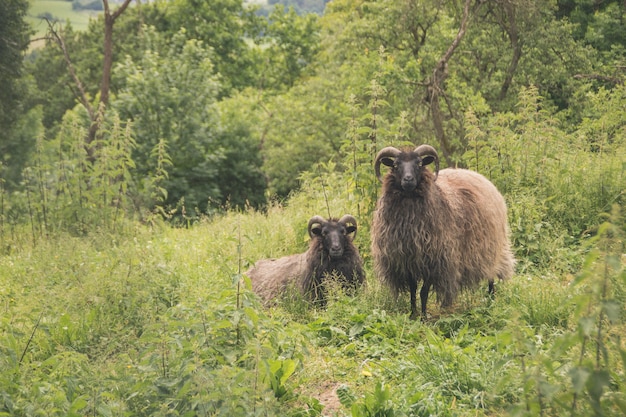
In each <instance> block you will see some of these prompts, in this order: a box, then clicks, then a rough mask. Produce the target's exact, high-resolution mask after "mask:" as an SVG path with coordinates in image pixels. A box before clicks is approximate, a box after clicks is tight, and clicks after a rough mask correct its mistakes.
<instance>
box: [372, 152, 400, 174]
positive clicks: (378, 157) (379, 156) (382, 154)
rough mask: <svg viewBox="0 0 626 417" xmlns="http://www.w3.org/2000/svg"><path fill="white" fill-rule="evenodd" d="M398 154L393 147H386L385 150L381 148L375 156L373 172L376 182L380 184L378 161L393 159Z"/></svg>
mask: <svg viewBox="0 0 626 417" xmlns="http://www.w3.org/2000/svg"><path fill="white" fill-rule="evenodd" d="M399 154H400V150H399V149H396V148H394V147H393V146H387V147H386V148H382V149H381V150H380V151H379V152H378V154H377V155H376V160H375V162H374V170H375V171H376V178H378V181H381V182H382V179H381V177H380V160H381V159H382V158H385V157H392V158H395V157H397V156H398V155H399Z"/></svg>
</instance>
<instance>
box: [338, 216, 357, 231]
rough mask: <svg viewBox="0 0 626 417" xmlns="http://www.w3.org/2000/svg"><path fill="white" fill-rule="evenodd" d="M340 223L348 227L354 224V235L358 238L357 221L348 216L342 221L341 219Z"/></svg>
mask: <svg viewBox="0 0 626 417" xmlns="http://www.w3.org/2000/svg"><path fill="white" fill-rule="evenodd" d="M339 223H341V224H343V225H346V224H353V225H354V235H355V236H356V229H357V227H358V226H357V223H356V219H355V218H354V217H353V216H352V215H350V214H346V215H344V216H343V217H342V218H341V219H339Z"/></svg>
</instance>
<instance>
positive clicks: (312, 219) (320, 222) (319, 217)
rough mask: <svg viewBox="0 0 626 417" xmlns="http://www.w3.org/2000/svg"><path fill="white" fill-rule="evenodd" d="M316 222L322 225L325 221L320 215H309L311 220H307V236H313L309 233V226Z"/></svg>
mask: <svg viewBox="0 0 626 417" xmlns="http://www.w3.org/2000/svg"><path fill="white" fill-rule="evenodd" d="M316 223H317V224H320V225H323V224H325V223H326V220H325V219H324V218H323V217H322V216H313V217H311V220H309V226H308V228H307V229H308V231H309V237H311V238H312V237H313V233H311V227H312V226H313V225H314V224H316Z"/></svg>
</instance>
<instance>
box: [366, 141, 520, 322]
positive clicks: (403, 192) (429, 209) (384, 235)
mask: <svg viewBox="0 0 626 417" xmlns="http://www.w3.org/2000/svg"><path fill="white" fill-rule="evenodd" d="M433 162H434V163H435V173H434V174H433V173H432V172H430V171H429V170H428V169H427V168H426V165H429V164H431V163H433ZM381 163H382V164H383V165H385V166H388V167H390V168H391V169H390V171H389V173H388V174H387V175H386V176H385V178H384V179H381V173H380V164H381ZM374 166H375V171H376V176H377V177H378V179H379V180H381V181H382V183H383V185H382V195H381V197H380V199H379V200H378V203H377V204H376V211H375V213H374V219H373V224H372V257H373V259H374V269H375V271H376V274H377V275H378V277H379V278H380V279H381V280H382V281H383V282H384V283H386V284H387V285H388V286H390V287H391V288H392V290H393V291H394V292H395V293H396V294H397V293H398V292H400V291H406V290H409V292H410V293H411V318H412V319H416V318H417V316H418V312H417V306H416V292H417V284H418V282H419V281H420V280H421V281H423V284H422V288H421V290H420V300H421V312H422V316H423V317H424V318H425V317H426V302H427V301H428V294H429V292H430V289H431V287H433V288H434V290H435V292H436V294H437V299H438V300H439V301H440V302H441V305H442V306H443V307H448V306H450V305H451V304H452V303H453V302H454V300H455V299H456V297H457V295H458V293H459V290H461V289H463V288H470V287H475V286H477V284H478V283H479V282H480V281H481V280H483V279H488V281H489V292H490V293H493V291H494V286H493V285H494V278H495V277H498V278H499V279H501V280H504V279H507V278H509V277H511V276H512V275H513V267H514V266H515V259H514V257H513V254H512V253H511V248H510V243H509V229H508V223H507V209H506V203H505V201H504V198H503V197H502V195H501V194H500V193H499V192H498V190H497V189H496V187H495V186H494V185H493V184H492V183H491V182H489V180H487V179H486V178H485V177H483V176H482V175H480V174H478V173H476V172H473V171H469V170H466V169H450V168H448V169H444V170H442V171H441V172H439V157H438V155H437V151H436V150H435V149H434V148H433V147H432V146H429V145H421V146H418V147H417V148H415V149H414V150H413V151H411V150H410V149H406V150H403V151H401V150H398V149H396V148H394V147H386V148H384V149H382V150H381V151H380V152H379V153H378V155H377V156H376V161H375V163H374Z"/></svg>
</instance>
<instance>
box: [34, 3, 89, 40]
mask: <svg viewBox="0 0 626 417" xmlns="http://www.w3.org/2000/svg"><path fill="white" fill-rule="evenodd" d="M42 15H46V16H52V18H53V19H57V20H60V21H62V22H64V24H65V22H67V21H69V22H70V24H71V25H72V28H74V29H75V30H85V29H87V24H88V23H89V19H90V18H91V17H93V16H96V15H97V13H94V12H88V11H74V10H72V2H70V1H63V0H32V1H31V6H30V10H29V11H28V16H27V18H26V20H27V21H28V22H29V23H30V24H31V26H32V27H33V29H34V30H35V32H36V33H35V35H34V36H33V37H34V38H41V37H42V36H44V35H45V34H46V30H47V29H48V24H47V23H46V21H45V20H43V19H42V18H41V17H40V16H42Z"/></svg>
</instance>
